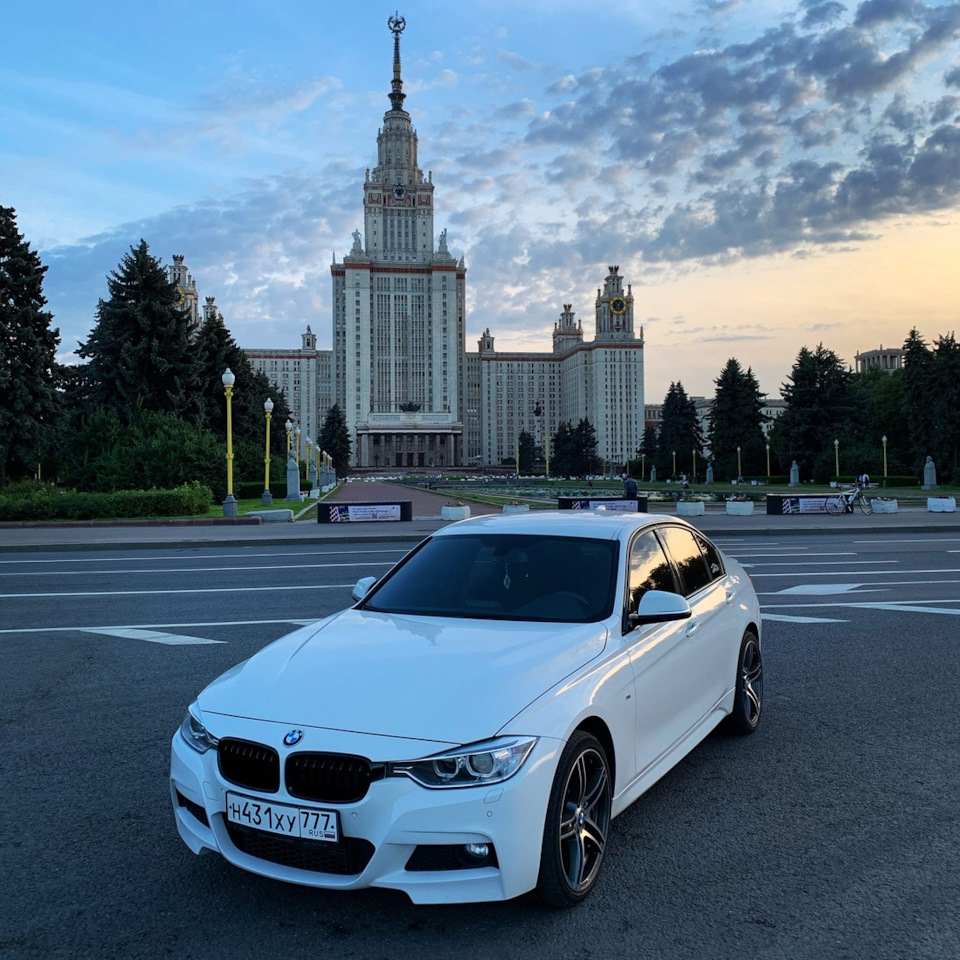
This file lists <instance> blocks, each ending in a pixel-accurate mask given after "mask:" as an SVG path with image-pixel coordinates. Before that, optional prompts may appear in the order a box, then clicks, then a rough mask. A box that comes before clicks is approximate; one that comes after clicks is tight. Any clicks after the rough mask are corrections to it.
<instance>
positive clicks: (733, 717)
mask: <svg viewBox="0 0 960 960" xmlns="http://www.w3.org/2000/svg"><path fill="white" fill-rule="evenodd" d="M762 712H763V658H762V657H761V656H760V641H759V640H758V639H757V635H756V634H755V633H754V632H753V631H752V630H747V631H746V633H744V635H743V640H741V641H740V656H739V657H738V658H737V683H736V689H735V691H734V694H733V710H732V711H731V712H730V716H729V717H727V721H726V725H727V728H728V729H729V730H730V731H732V732H733V733H753V731H754V730H756V729H757V727H758V726H760V714H761V713H762Z"/></svg>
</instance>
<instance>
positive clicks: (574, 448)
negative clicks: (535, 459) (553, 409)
mask: <svg viewBox="0 0 960 960" xmlns="http://www.w3.org/2000/svg"><path fill="white" fill-rule="evenodd" d="M550 449H551V451H552V453H551V458H550V465H551V467H552V472H553V473H554V474H556V475H557V476H561V477H588V476H590V475H592V474H595V473H599V472H600V457H599V456H598V455H597V432H596V430H594V428H593V424H592V423H590V421H589V420H588V419H587V418H586V417H584V418H583V419H582V420H581V421H580V422H579V423H578V424H577V425H576V427H574V426H573V425H572V424H571V423H569V422H567V421H564V422H561V423H560V424H559V425H558V427H557V432H556V433H555V434H554V436H553V440H552V441H551V443H550Z"/></svg>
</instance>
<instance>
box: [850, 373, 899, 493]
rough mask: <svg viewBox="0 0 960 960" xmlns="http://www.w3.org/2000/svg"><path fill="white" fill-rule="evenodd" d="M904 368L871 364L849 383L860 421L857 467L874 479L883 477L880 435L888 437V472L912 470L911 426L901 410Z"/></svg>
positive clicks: (896, 472)
mask: <svg viewBox="0 0 960 960" xmlns="http://www.w3.org/2000/svg"><path fill="white" fill-rule="evenodd" d="M903 374H904V371H903V370H893V371H887V370H881V369H880V368H879V367H871V368H870V369H869V370H865V371H864V372H863V373H855V374H854V375H853V378H852V381H851V386H852V388H853V392H854V395H855V396H856V397H857V407H858V413H859V420H858V421H857V423H856V426H855V430H854V436H855V437H856V438H859V450H858V451H854V457H855V460H854V462H855V463H856V464H857V470H866V472H867V473H869V474H870V475H871V476H872V477H874V478H875V479H877V478H882V477H883V450H884V444H883V438H884V437H886V438H887V450H888V457H887V467H888V471H887V472H888V473H891V474H904V473H910V472H912V471H913V467H912V465H911V464H912V460H913V458H912V456H911V454H912V450H911V442H910V436H911V428H910V423H909V421H908V420H907V417H906V416H905V413H904V394H903Z"/></svg>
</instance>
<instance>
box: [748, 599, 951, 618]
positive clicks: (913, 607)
mask: <svg viewBox="0 0 960 960" xmlns="http://www.w3.org/2000/svg"><path fill="white" fill-rule="evenodd" d="M935 603H957V604H960V600H904V601H903V602H902V603H901V602H898V601H896V600H885V601H870V600H861V601H859V602H856V601H850V602H847V603H774V604H761V605H760V608H761V610H762V611H763V617H764V619H765V620H766V619H768V616H776V614H768V612H767V611H769V610H804V609H824V608H827V607H830V608H836V607H842V608H845V609H847V610H887V611H890V612H893V613H897V612H901V611H902V612H904V613H939V614H945V615H946V616H951V617H955V616H960V610H955V609H951V608H947V607H934V606H924V604H935Z"/></svg>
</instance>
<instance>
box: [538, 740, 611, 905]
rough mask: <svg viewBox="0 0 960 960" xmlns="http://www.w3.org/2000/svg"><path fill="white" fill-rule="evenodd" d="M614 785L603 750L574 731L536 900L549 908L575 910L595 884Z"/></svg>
mask: <svg viewBox="0 0 960 960" xmlns="http://www.w3.org/2000/svg"><path fill="white" fill-rule="evenodd" d="M612 799H613V784H612V782H611V780H610V764H609V762H608V760H607V754H606V751H605V750H604V749H603V746H602V744H601V743H600V741H599V740H597V738H596V737H594V736H591V734H589V733H586V732H585V731H583V730H578V731H577V732H576V733H574V735H573V736H572V737H571V738H570V740H569V741H568V742H567V745H566V747H564V749H563V753H562V754H561V755H560V763H559V765H558V766H557V772H556V775H555V776H554V778H553V786H552V788H551V789H550V800H549V803H548V804H547V816H546V818H545V820H544V825H543V849H542V851H541V853H540V875H539V878H538V879H537V886H536V890H535V891H534V894H535V896H536V897H537V899H538V900H540V902H541V903H545V904H548V905H549V906H551V907H573V906H575V905H576V904H578V903H580V901H581V900H583V899H584V898H585V897H586V896H587V895H588V894H589V893H590V891H591V890H593V888H594V886H595V885H596V882H597V877H598V876H599V873H600V866H601V864H602V863H603V856H604V852H605V851H606V846H607V835H608V834H609V831H610V822H611V819H612V818H611V816H610V808H611V802H612Z"/></svg>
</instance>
